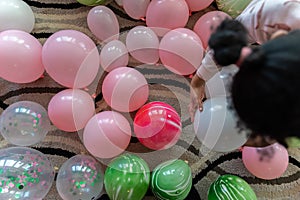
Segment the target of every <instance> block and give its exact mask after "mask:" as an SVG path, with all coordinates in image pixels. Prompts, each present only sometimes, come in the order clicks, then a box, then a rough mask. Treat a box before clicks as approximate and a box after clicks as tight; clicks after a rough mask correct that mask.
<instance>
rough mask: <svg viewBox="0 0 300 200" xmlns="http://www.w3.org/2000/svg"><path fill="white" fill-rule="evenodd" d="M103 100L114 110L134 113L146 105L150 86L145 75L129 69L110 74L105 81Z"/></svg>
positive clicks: (125, 68) (123, 68)
mask: <svg viewBox="0 0 300 200" xmlns="http://www.w3.org/2000/svg"><path fill="white" fill-rule="evenodd" d="M102 93H103V98H104V100H105V101H106V103H107V104H108V105H110V106H111V107H112V108H113V109H115V110H117V111H121V112H132V111H135V110H137V109H139V108H140V107H141V106H142V105H144V104H145V103H146V101H147V100H148V96H149V86H148V83H147V80H146V79H145V77H144V75H143V74H141V73H140V72H139V71H137V70H136V69H133V68H129V67H119V68H117V69H114V70H113V71H111V72H109V73H108V75H107V76H106V77H105V79H104V80H103V85H102Z"/></svg>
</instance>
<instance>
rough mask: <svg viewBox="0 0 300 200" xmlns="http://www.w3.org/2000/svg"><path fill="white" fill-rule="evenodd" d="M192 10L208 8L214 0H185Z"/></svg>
mask: <svg viewBox="0 0 300 200" xmlns="http://www.w3.org/2000/svg"><path fill="white" fill-rule="evenodd" d="M185 1H186V2H187V4H188V6H189V9H190V11H199V10H204V9H205V8H207V7H208V6H209V5H210V4H211V3H212V2H213V1H214V0H185Z"/></svg>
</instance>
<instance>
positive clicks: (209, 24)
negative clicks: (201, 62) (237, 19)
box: [193, 11, 231, 49]
mask: <svg viewBox="0 0 300 200" xmlns="http://www.w3.org/2000/svg"><path fill="white" fill-rule="evenodd" d="M226 18H228V19H231V17H230V16H229V15H228V14H227V13H225V12H222V11H210V12H207V13H205V14H204V15H202V16H201V17H200V18H199V19H198V20H197V22H196V23H195V25H194V28H193V30H194V31H195V33H197V35H198V36H199V37H200V39H201V41H202V43H203V47H204V48H205V49H206V48H207V46H208V40H209V38H210V35H211V34H212V33H213V32H214V31H215V30H216V28H217V27H218V26H219V25H220V23H221V22H222V21H223V20H224V19H226Z"/></svg>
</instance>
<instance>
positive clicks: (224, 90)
mask: <svg viewBox="0 0 300 200" xmlns="http://www.w3.org/2000/svg"><path fill="white" fill-rule="evenodd" d="M238 70H239V68H238V67H237V66H236V65H229V66H227V67H222V69H221V70H220V71H219V72H218V73H216V74H215V75H214V76H213V77H212V78H210V79H209V80H208V81H207V82H206V85H205V95H206V98H208V99H209V98H212V97H220V96H221V97H225V96H230V88H231V82H232V78H233V76H234V75H235V74H236V73H237V72H238Z"/></svg>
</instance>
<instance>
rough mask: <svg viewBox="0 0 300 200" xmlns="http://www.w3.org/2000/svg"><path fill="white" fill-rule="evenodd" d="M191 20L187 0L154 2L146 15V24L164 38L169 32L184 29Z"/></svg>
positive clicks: (155, 0) (154, 0) (160, 0)
mask: <svg viewBox="0 0 300 200" xmlns="http://www.w3.org/2000/svg"><path fill="white" fill-rule="evenodd" d="M188 19H189V8H188V5H187V3H186V2H185V0H152V1H151V2H150V4H149V6H148V9H147V13H146V24H147V26H148V27H151V28H152V27H153V28H154V31H155V32H156V33H157V34H158V35H159V36H163V35H164V34H165V33H166V32H168V31H169V30H172V29H175V28H182V27H184V26H185V25H186V24H187V22H188Z"/></svg>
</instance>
